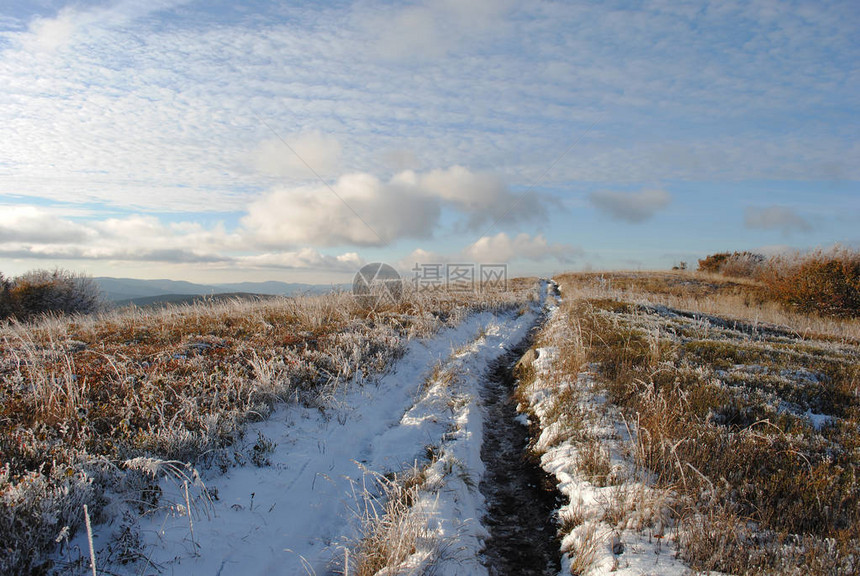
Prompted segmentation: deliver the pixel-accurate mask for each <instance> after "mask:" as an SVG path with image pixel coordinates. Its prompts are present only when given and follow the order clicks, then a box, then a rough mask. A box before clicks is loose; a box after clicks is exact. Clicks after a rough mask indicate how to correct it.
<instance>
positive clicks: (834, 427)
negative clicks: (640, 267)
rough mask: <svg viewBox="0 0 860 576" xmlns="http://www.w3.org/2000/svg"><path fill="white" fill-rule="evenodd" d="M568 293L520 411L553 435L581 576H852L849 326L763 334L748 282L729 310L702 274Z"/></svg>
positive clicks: (619, 279) (855, 395)
mask: <svg viewBox="0 0 860 576" xmlns="http://www.w3.org/2000/svg"><path fill="white" fill-rule="evenodd" d="M560 280H561V285H562V293H563V294H564V296H565V300H564V301H563V302H561V303H560V305H559V307H558V308H557V309H556V310H555V311H554V312H553V316H552V320H551V321H550V323H549V324H548V326H547V328H546V329H545V330H544V333H543V335H542V336H541V339H540V343H539V345H540V346H542V348H540V349H539V350H538V352H539V354H538V357H537V359H536V360H535V361H534V363H533V367H532V368H531V369H530V370H527V371H525V375H526V376H527V378H525V379H524V382H523V384H522V385H521V390H520V395H521V403H522V407H523V409H525V410H528V411H529V412H530V414H531V419H532V421H533V422H534V423H535V424H537V425H539V427H540V430H541V432H540V437H539V438H538V440H537V441H536V442H535V445H534V450H535V452H536V453H537V454H539V455H541V459H542V462H543V464H544V466H545V467H546V468H547V469H548V470H550V471H552V472H553V473H555V474H556V476H557V478H558V479H559V481H560V488H561V489H562V490H563V491H564V492H565V493H567V494H568V495H569V497H570V503H569V504H568V506H567V507H565V508H564V509H562V511H561V513H560V515H561V521H562V524H563V526H564V531H565V533H566V536H565V539H564V542H565V546H566V548H567V551H568V560H569V563H570V564H569V569H570V570H571V572H572V573H591V574H598V573H603V572H605V571H610V570H611V571H620V572H622V573H623V571H624V570H628V569H629V570H634V567H635V566H636V562H637V561H638V560H639V559H641V558H644V557H646V556H647V557H649V558H650V559H651V561H652V562H653V561H654V558H655V557H656V558H662V559H663V560H662V561H664V562H666V564H665V565H664V566H663V567H662V568H660V569H659V570H657V571H658V572H661V573H667V572H671V570H672V569H673V568H671V567H670V566H669V565H671V564H672V563H673V562H677V560H678V559H681V560H683V561H684V562H685V563H686V564H688V565H689V566H690V567H691V568H693V569H695V570H701V571H722V572H727V573H744V574H796V573H800V571H802V572H803V573H807V574H822V575H823V574H851V573H855V572H856V570H857V569H858V563H860V554H859V553H858V550H860V533H858V530H860V516H858V514H860V485H858V480H857V479H858V459H857V453H856V446H857V445H858V438H860V436H858V430H860V427H858V423H860V391H858V388H857V381H858V376H860V374H858V366H860V362H858V360H860V349H858V346H857V342H856V340H853V339H851V338H846V337H845V334H846V331H847V332H848V333H851V332H852V331H853V330H854V329H855V327H854V325H853V324H851V323H850V322H843V321H829V320H828V321H824V320H820V319H818V320H816V319H814V318H813V319H809V318H799V319H798V318H797V317H792V316H786V315H783V316H781V319H783V320H786V321H791V322H787V324H785V325H780V324H766V323H762V322H760V320H759V318H758V314H759V312H761V310H759V311H756V310H754V309H753V307H750V306H746V305H745V306H746V307H745V306H741V305H739V303H738V300H739V298H742V293H740V296H739V292H738V290H740V289H739V288H738V286H739V285H738V284H737V283H735V284H731V283H726V284H729V285H730V288H729V289H728V290H729V293H728V294H726V293H723V292H721V290H722V289H723V288H722V286H723V285H721V284H719V283H717V282H715V281H713V280H712V279H708V280H706V281H704V282H703V281H702V280H701V279H699V277H697V276H691V275H680V274H679V275H647V274H640V275H633V274H616V275H605V276H603V275H593V274H584V275H570V276H565V277H562V278H561V279H560ZM703 283H704V284H705V285H706V286H704V287H702V286H701V285H702V284H703ZM682 284H683V285H682ZM696 294H698V298H699V299H698V300H695V301H693V299H692V298H689V296H692V295H696ZM666 303H671V304H672V305H671V306H667V305H666ZM702 310H708V312H707V313H703V312H702ZM715 310H723V311H728V310H731V311H732V312H734V313H736V314H737V315H736V316H722V315H719V314H714V313H713V312H711V311H715ZM753 316H754V317H753ZM795 320H796V321H795ZM809 326H816V327H817V331H818V333H817V334H816V335H815V336H813V335H812V334H811V333H810V331H809V330H808V327H809ZM643 550H644V551H648V554H646V555H645V556H642V555H641V552H642V551H643ZM619 552H620V553H619ZM652 552H659V554H652ZM678 566H679V567H678V569H679V570H680V569H681V568H680V564H679V565H678ZM640 568H641V569H650V570H653V567H652V568H648V567H647V565H642V566H640ZM640 568H635V570H639V569H640ZM634 573H639V572H634Z"/></svg>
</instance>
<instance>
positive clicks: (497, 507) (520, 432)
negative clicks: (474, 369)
mask: <svg viewBox="0 0 860 576" xmlns="http://www.w3.org/2000/svg"><path fill="white" fill-rule="evenodd" d="M530 341H531V339H530V338H526V339H525V340H524V341H522V342H520V343H519V344H518V345H517V346H516V347H515V348H513V349H512V350H510V351H509V352H507V353H506V354H504V355H502V356H500V357H499V358H498V359H496V361H495V362H493V363H492V364H491V365H490V370H489V372H488V374H487V378H486V383H485V386H484V388H483V390H482V401H483V404H484V412H485V414H484V444H483V446H482V447H481V458H482V460H483V461H484V464H485V466H486V472H485V474H484V478H483V480H482V481H481V484H480V490H481V493H482V494H483V495H484V497H485V498H486V503H487V515H486V516H485V517H484V519H483V523H484V526H485V527H486V528H487V530H489V532H490V536H491V537H490V539H489V540H488V541H487V542H486V549H485V550H484V556H485V559H486V564H487V567H488V570H489V573H490V574H491V576H508V575H510V576H513V575H536V576H537V575H540V576H543V575H555V574H558V572H559V570H560V552H559V541H558V538H557V536H556V531H557V526H556V525H555V523H554V521H553V517H554V511H555V510H556V509H557V508H558V506H559V503H560V501H559V494H558V492H557V491H556V488H555V482H554V480H553V479H552V478H550V477H549V476H548V475H547V474H546V472H544V471H543V469H541V467H540V465H539V464H538V463H536V462H534V461H532V460H530V459H528V458H527V457H526V448H527V444H528V439H529V432H528V428H527V427H526V426H524V425H523V423H522V422H521V421H520V420H519V419H518V418H517V409H516V401H515V400H514V399H513V397H512V393H513V391H514V388H515V386H516V381H515V378H514V375H513V367H514V364H515V363H516V362H517V360H518V359H519V358H520V357H521V356H522V354H523V353H524V352H525V351H526V350H527V349H528V347H529V345H530Z"/></svg>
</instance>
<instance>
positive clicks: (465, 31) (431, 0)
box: [357, 0, 511, 60]
mask: <svg viewBox="0 0 860 576" xmlns="http://www.w3.org/2000/svg"><path fill="white" fill-rule="evenodd" d="M510 5H511V2H510V1H509V0H468V1H464V0H426V1H424V2H420V3H418V4H413V5H410V6H404V7H401V8H397V9H394V10H392V9H390V8H389V9H387V10H385V13H384V14H372V15H367V14H362V13H359V14H357V20H358V22H359V26H360V27H361V28H363V29H364V30H365V31H366V33H368V34H369V35H371V36H372V37H374V38H375V44H374V46H375V49H376V53H377V55H378V56H381V57H382V58H384V59H390V60H403V59H416V58H417V59H420V60H425V59H430V58H438V57H442V56H445V55H447V54H448V53H449V52H452V51H455V50H458V49H460V48H463V47H464V46H466V45H468V44H470V43H474V42H478V41H481V40H483V39H486V38H492V37H494V36H499V35H501V34H503V33H504V32H505V31H506V30H507V26H506V25H505V24H506V23H505V20H504V16H505V14H506V12H507V11H508V10H509V8H510Z"/></svg>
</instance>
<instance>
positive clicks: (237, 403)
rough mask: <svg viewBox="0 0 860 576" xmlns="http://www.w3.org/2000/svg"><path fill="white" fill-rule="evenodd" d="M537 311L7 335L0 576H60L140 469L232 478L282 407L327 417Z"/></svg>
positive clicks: (246, 320)
mask: <svg viewBox="0 0 860 576" xmlns="http://www.w3.org/2000/svg"><path fill="white" fill-rule="evenodd" d="M534 297H535V294H534V287H533V286H525V285H522V286H521V287H520V289H518V290H508V291H507V292H485V293H475V292H446V291H438V292H433V293H427V292H418V291H414V290H409V289H407V290H406V291H405V294H404V298H403V299H402V300H401V301H399V302H397V303H394V304H389V305H385V306H380V307H376V308H367V307H365V306H363V305H362V303H361V302H359V301H357V300H356V299H354V298H353V297H352V296H351V295H350V294H348V293H332V294H328V295H323V296H306V297H301V298H276V299H266V300H260V301H227V302H224V301H219V302H203V303H197V304H193V305H182V306H173V307H167V308H164V309H161V310H148V311H144V310H140V309H131V310H124V311H117V312H110V313H105V314H101V315H97V316H89V317H82V316H72V317H56V316H45V317H42V318H40V319H38V320H36V321H33V322H29V323H14V322H13V323H6V324H0V497H2V501H0V533H2V534H4V535H9V536H8V537H7V538H6V540H5V542H4V545H3V546H0V572H2V573H22V574H25V573H29V572H31V571H32V572H38V571H39V570H43V569H45V568H46V567H47V565H46V564H45V562H46V558H47V556H46V553H47V552H48V551H49V550H50V549H51V548H53V547H54V545H55V542H54V539H55V538H56V536H57V534H59V533H60V532H61V530H62V529H63V528H64V527H65V526H69V527H70V528H71V531H72V532H74V530H75V529H76V527H78V526H80V525H81V522H82V517H81V512H80V510H81V508H80V505H81V504H82V503H87V504H88V505H89V510H90V511H91V513H92V514H93V516H94V518H96V519H98V517H99V514H100V511H101V510H100V509H101V506H102V503H103V501H102V500H100V496H99V495H100V494H101V492H102V491H103V490H104V489H105V488H106V487H107V486H108V485H116V484H118V483H120V479H118V477H117V475H119V476H121V475H122V474H125V473H126V472H127V470H126V468H125V467H124V462H127V461H129V460H131V459H134V458H136V457H141V456H146V457H155V458H161V459H165V460H179V461H183V462H191V463H193V464H194V465H212V464H218V463H219V462H220V463H221V464H222V465H223V461H224V460H225V459H224V458H220V457H219V454H221V452H220V451H219V450H220V449H222V448H224V447H226V446H230V445H233V444H235V443H236V440H237V439H238V438H239V437H240V436H241V434H242V426H243V423H245V422H247V421H249V420H257V419H260V418H264V417H266V415H267V414H268V413H269V412H270V410H271V409H272V406H273V405H274V404H276V403H278V402H288V401H289V402H294V401H299V402H304V403H307V404H309V405H313V406H316V407H318V408H319V409H320V410H323V411H324V410H326V409H327V406H328V405H329V402H330V401H331V400H332V399H333V398H335V397H336V395H337V394H338V393H339V391H340V390H341V389H342V387H343V386H344V385H346V383H347V382H349V381H352V382H355V383H359V384H360V383H362V382H363V381H364V380H365V379H368V378H372V377H373V376H374V374H378V373H379V372H380V371H382V370H385V369H386V367H387V366H389V365H390V363H391V362H392V361H393V360H394V359H395V358H397V356H398V355H399V354H400V353H401V351H402V350H403V347H404V344H405V341H406V340H407V339H408V338H414V337H424V336H428V335H431V334H433V333H434V332H435V331H436V330H438V329H439V328H441V327H443V326H446V325H452V324H456V323H458V322H459V321H460V320H461V319H462V318H463V317H464V316H465V315H467V314H468V313H470V312H471V311H475V310H480V309H499V310H500V309H512V310H515V309H516V308H518V307H520V306H522V304H523V303H524V302H525V301H527V300H528V299H533V298H534ZM246 456H247V457H246V458H245V459H247V460H252V461H255V460H254V456H255V455H254V454H248V455H246ZM258 460H259V461H260V462H261V463H264V462H265V458H264V457H263V458H258ZM155 497H156V498H157V495H156V496H155ZM129 498H131V499H136V500H141V501H143V500H145V498H144V497H142V496H141V495H140V494H138V495H136V496H134V495H130V496H129ZM40 510H44V511H47V512H48V513H47V514H43V513H41V512H38V511H40Z"/></svg>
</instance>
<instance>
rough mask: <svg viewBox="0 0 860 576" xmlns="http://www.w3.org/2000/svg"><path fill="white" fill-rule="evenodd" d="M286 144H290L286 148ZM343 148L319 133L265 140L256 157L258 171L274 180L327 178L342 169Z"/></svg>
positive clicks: (255, 151) (255, 162) (331, 138)
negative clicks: (277, 177) (278, 178)
mask: <svg viewBox="0 0 860 576" xmlns="http://www.w3.org/2000/svg"><path fill="white" fill-rule="evenodd" d="M284 142H286V144H284ZM340 154H341V145H340V142H338V140H337V138H335V137H333V136H326V135H323V134H322V133H320V132H319V131H310V132H304V133H301V134H288V135H286V136H284V140H283V141H281V139H280V138H272V139H269V140H264V141H263V142H261V143H260V145H259V146H258V147H257V148H256V150H254V152H253V153H252V163H253V165H254V167H255V168H257V169H258V170H260V171H261V172H264V173H266V174H269V175H271V176H280V177H285V178H298V179H303V180H306V179H309V178H313V177H314V176H315V175H319V176H322V177H325V176H326V175H329V174H331V173H332V172H334V171H335V170H337V168H338V167H339V163H340Z"/></svg>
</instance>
